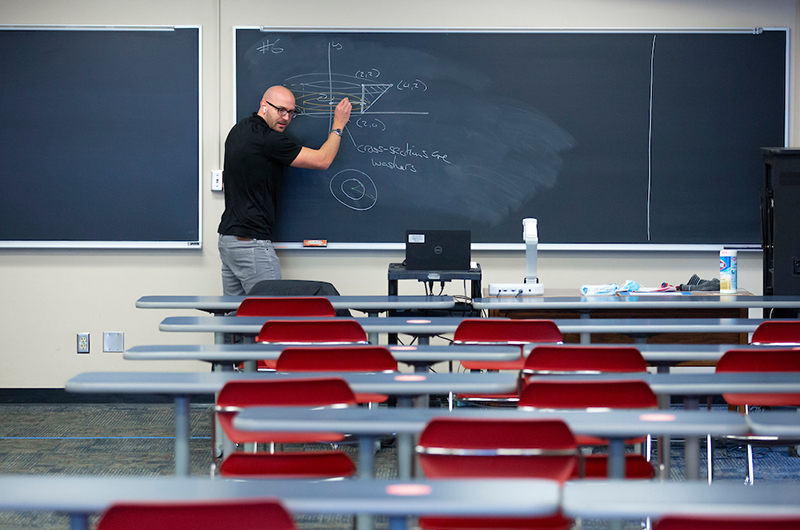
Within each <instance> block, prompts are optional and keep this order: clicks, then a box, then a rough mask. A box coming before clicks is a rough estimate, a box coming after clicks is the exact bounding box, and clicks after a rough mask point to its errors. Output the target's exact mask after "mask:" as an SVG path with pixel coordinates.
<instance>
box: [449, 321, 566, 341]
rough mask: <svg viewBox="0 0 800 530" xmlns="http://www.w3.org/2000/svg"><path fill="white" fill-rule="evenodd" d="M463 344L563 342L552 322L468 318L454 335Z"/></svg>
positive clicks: (454, 338)
mask: <svg viewBox="0 0 800 530" xmlns="http://www.w3.org/2000/svg"><path fill="white" fill-rule="evenodd" d="M453 340H454V341H455V342H457V343H461V344H492V343H497V344H527V343H530V342H561V341H562V340H563V336H562V335H561V331H560V330H559V329H558V326H556V324H555V322H553V321H552V320H541V319H508V320H501V319H486V318H467V319H464V320H462V321H461V323H460V324H459V325H458V327H457V328H456V331H455V333H454V335H453Z"/></svg>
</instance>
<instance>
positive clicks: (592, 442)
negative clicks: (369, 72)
mask: <svg viewBox="0 0 800 530" xmlns="http://www.w3.org/2000/svg"><path fill="white" fill-rule="evenodd" d="M575 440H576V441H577V442H578V445H583V446H603V445H608V438H600V437H597V436H592V435H589V434H576V435H575ZM645 441H647V436H639V437H637V438H629V439H627V440H625V443H626V444H627V445H636V444H641V443H644V442H645Z"/></svg>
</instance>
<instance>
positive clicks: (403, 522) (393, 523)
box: [389, 515, 408, 530]
mask: <svg viewBox="0 0 800 530" xmlns="http://www.w3.org/2000/svg"><path fill="white" fill-rule="evenodd" d="M407 529H408V518H407V517H403V516H399V515H396V516H393V517H389V530H407Z"/></svg>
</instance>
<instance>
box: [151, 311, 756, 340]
mask: <svg viewBox="0 0 800 530" xmlns="http://www.w3.org/2000/svg"><path fill="white" fill-rule="evenodd" d="M281 318H283V319H288V320H302V319H303V318H306V319H307V318H310V317H281ZM278 319H279V318H276V317H236V316H216V317H167V318H165V319H164V320H162V321H161V324H159V326H158V329H160V330H161V331H169V332H191V333H207V332H213V333H230V334H240V335H258V333H259V332H260V331H261V328H262V327H263V326H264V323H265V322H266V321H267V320H278ZM354 320H355V321H357V322H358V323H359V324H361V327H362V328H364V331H366V332H367V334H368V335H370V342H373V343H377V342H378V341H377V334H379V333H392V334H407V335H413V336H415V337H417V338H418V341H419V343H420V344H428V343H429V339H430V337H433V336H436V335H446V334H452V333H454V332H455V331H456V328H457V327H458V325H459V324H460V323H461V321H462V320H464V318H461V317H413V318H408V317H355V318H354ZM552 320H553V322H554V323H555V324H556V325H557V326H558V329H559V330H561V333H563V334H567V333H578V334H580V335H581V342H583V343H588V342H590V336H591V335H592V334H595V333H613V334H623V335H628V336H631V337H633V338H634V340H635V341H636V342H638V343H644V342H646V341H647V337H648V336H649V335H654V334H660V333H704V334H708V333H752V332H753V331H755V330H756V328H757V327H758V325H759V324H761V323H762V322H764V319H760V318H691V319H689V318H603V319H590V318H588V319H552Z"/></svg>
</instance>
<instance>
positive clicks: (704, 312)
mask: <svg viewBox="0 0 800 530" xmlns="http://www.w3.org/2000/svg"><path fill="white" fill-rule="evenodd" d="M573 292H575V293H576V294H572V293H573ZM473 307H475V308H476V309H485V310H487V311H488V313H489V315H490V316H510V315H512V314H515V315H516V318H561V317H563V316H564V314H565V313H570V314H576V316H577V317H579V318H596V317H602V316H604V317H608V318H626V317H627V314H628V313H630V314H631V315H636V316H640V317H650V318H665V317H679V318H743V317H745V316H747V315H746V314H747V310H749V309H794V310H796V311H797V310H798V308H800V296H797V295H780V296H778V295H776V296H753V295H751V294H749V293H747V292H746V291H744V290H740V291H739V293H738V294H721V293H716V292H714V293H712V292H704V291H693V292H675V293H657V294H631V295H613V296H580V295H577V290H576V291H568V290H564V289H550V290H547V291H545V296H520V297H509V296H504V297H493V298H491V297H483V298H479V299H475V300H473ZM637 314H638V315H637ZM670 333H681V332H680V331H679V330H675V331H670ZM719 333H722V332H719ZM589 341H591V337H590V335H589V334H582V335H581V342H584V343H586V342H589ZM612 342H613V340H612ZM727 342H732V341H731V340H727ZM733 342H742V341H741V339H737V340H735V341H733Z"/></svg>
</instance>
